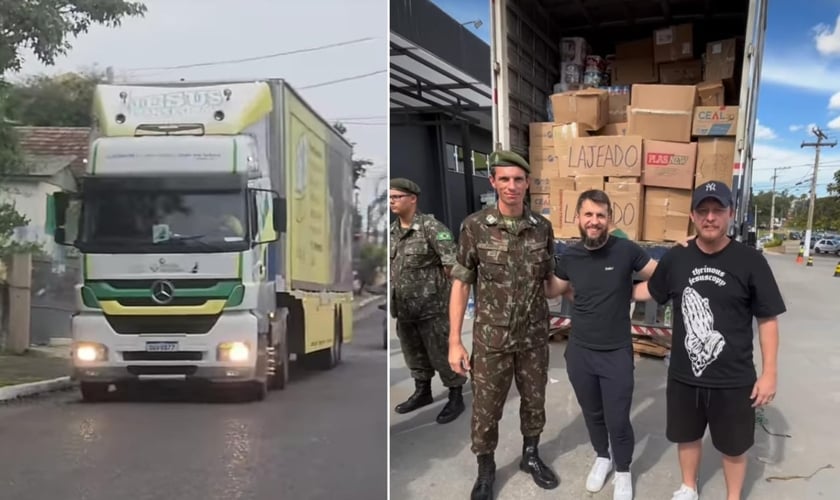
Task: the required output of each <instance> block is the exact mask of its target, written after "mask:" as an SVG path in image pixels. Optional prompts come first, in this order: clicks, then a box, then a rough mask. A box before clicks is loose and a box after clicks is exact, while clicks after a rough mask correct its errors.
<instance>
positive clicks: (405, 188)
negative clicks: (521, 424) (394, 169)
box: [391, 177, 420, 196]
mask: <svg viewBox="0 0 840 500" xmlns="http://www.w3.org/2000/svg"><path fill="white" fill-rule="evenodd" d="M391 189H397V190H399V191H402V192H403V193H408V194H413V195H416V196H420V186H418V185H417V184H416V183H415V182H413V181H410V180H408V179H403V178H402V177H397V178H396V179H391Z"/></svg>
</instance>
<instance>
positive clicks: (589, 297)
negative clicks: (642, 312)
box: [555, 236, 650, 350]
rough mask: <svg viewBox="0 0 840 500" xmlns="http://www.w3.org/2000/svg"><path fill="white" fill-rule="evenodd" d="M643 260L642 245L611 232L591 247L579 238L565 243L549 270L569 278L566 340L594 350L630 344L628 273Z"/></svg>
mask: <svg viewBox="0 0 840 500" xmlns="http://www.w3.org/2000/svg"><path fill="white" fill-rule="evenodd" d="M649 261H650V256H649V255H648V254H647V252H645V251H644V250H643V249H642V247H640V246H639V245H637V244H636V243H634V242H633V241H630V240H626V239H622V238H615V237H613V236H610V237H609V239H608V240H607V243H606V244H605V245H604V246H603V247H601V248H599V249H597V250H588V249H587V248H586V247H584V246H583V243H581V242H578V243H576V244H574V245H572V246H570V247H568V248H567V249H566V251H565V252H564V253H563V255H562V256H561V257H560V259H558V262H557V267H556V269H555V274H556V275H557V277H558V278H560V279H562V280H566V281H569V282H571V284H572V287H573V288H574V291H575V296H574V306H573V307H572V331H571V335H570V337H569V339H570V341H572V342H575V343H576V344H578V345H580V346H583V347H586V348H589V349H596V350H613V349H620V348H622V347H628V346H632V344H633V339H632V337H631V335H630V303H631V302H632V298H633V273H634V272H637V271H639V270H641V269H642V268H643V267H645V266H646V265H647V263H648V262H649Z"/></svg>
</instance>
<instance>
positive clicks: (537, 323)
mask: <svg viewBox="0 0 840 500" xmlns="http://www.w3.org/2000/svg"><path fill="white" fill-rule="evenodd" d="M553 271H554V233H553V231H552V229H551V223H550V222H548V220H547V219H545V218H544V217H542V216H541V215H539V214H536V213H534V212H532V211H531V210H530V209H528V208H527V207H526V208H525V212H524V214H523V216H522V217H521V218H519V219H516V220H515V221H512V222H510V223H507V222H506V221H505V219H504V218H503V217H502V215H501V214H500V213H499V209H498V208H497V207H495V206H494V207H488V208H485V209H483V210H480V211H478V212H476V213H474V214H472V215H470V216H468V217H467V218H466V219H465V220H464V222H463V224H462V225H461V234H460V238H459V242H458V253H457V263H456V264H455V267H454V268H453V269H452V277H453V278H457V279H458V280H460V281H463V282H464V283H469V284H472V285H475V326H474V328H473V339H474V341H478V342H481V343H482V344H483V345H484V346H486V347H488V348H492V349H501V350H517V349H529V348H533V347H538V346H540V345H543V344H544V343H545V342H546V341H547V340H548V301H547V300H546V297H545V288H544V283H545V280H546V279H548V278H550V277H551V276H552V274H553Z"/></svg>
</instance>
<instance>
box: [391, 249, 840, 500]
mask: <svg viewBox="0 0 840 500" xmlns="http://www.w3.org/2000/svg"><path fill="white" fill-rule="evenodd" d="M765 255H766V258H767V259H768V261H769V262H770V264H771V267H772V268H773V271H774V273H775V276H776V279H777V281H778V282H779V284H780V287H781V289H782V293H783V295H784V298H785V301H786V304H787V307H788V312H787V313H786V314H784V315H783V316H781V319H780V324H781V326H780V333H781V340H780V349H779V381H778V387H777V393H778V394H777V396H776V399H775V401H774V402H773V404H772V405H769V406H767V407H766V408H764V409H763V410H761V411H760V412H759V419H758V420H759V423H760V425H757V428H756V435H755V439H756V444H755V446H754V447H753V448H752V449H751V450H750V452H749V467H748V473H747V479H746V484H745V490H744V493H743V498H744V499H770V498H772V499H774V500H787V499H790V500H803V499H815V498H836V497H835V495H836V491H838V489H840V470H838V469H840V458H838V457H839V456H840V441H838V440H837V439H836V435H837V424H836V422H837V410H838V408H840V335H838V309H837V297H838V294H840V278H834V277H833V273H834V267H835V265H837V258H836V256H833V257H824V256H815V258H814V266H813V267H806V266H805V265H804V264H796V263H795V258H796V256H795V255H789V254H788V255H785V254H775V253H771V252H767V253H766V254H765ZM464 341H465V345H466V346H467V348H468V349H469V348H470V346H471V335H470V333H469V328H467V329H466V331H465V336H464ZM755 345H756V351H755V352H756V355H755V357H756V363H757V365H758V369H759V370H760V360H761V355H760V349H759V345H758V340H757V338H756V342H755ZM564 349H565V342H563V341H556V342H552V344H551V359H550V369H549V385H548V388H547V393H546V399H547V420H548V421H547V424H546V427H545V430H544V432H543V435H542V443H541V447H540V454H541V456H542V457H543V459H544V460H545V461H546V462H547V463H549V464H550V465H551V467H552V468H553V469H554V470H555V472H556V473H557V474H558V476H559V479H560V486H559V487H558V488H557V489H555V490H550V491H546V490H541V489H539V488H538V487H536V485H534V483H533V481H532V480H531V479H530V476H527V475H525V473H522V472H520V471H519V470H518V467H517V466H518V461H519V457H520V453H521V442H522V441H521V435H520V433H519V415H518V408H519V395H518V393H517V391H516V388H515V386H513V387H511V391H510V395H509V398H508V403H507V404H506V406H505V410H504V415H503V417H502V421H501V422H500V429H499V431H500V440H499V447H498V449H497V452H496V463H497V467H498V470H497V476H496V483H495V491H496V498H498V499H510V500H517V499H536V498H551V499H553V500H564V499H568V500H580V499H595V500H597V499H600V500H607V499H611V498H612V486H611V484H610V482H609V480H608V482H607V485H606V486H605V487H604V489H603V490H602V491H601V492H599V493H597V494H589V493H587V492H586V491H585V489H584V482H585V477H586V474H587V473H588V470H589V467H590V466H591V464H592V462H593V460H594V455H593V451H592V448H591V445H590V444H589V439H588V435H587V432H586V427H585V425H584V422H583V420H582V417H581V414H580V410H579V407H578V404H577V402H576V400H575V398H574V394H573V392H572V389H571V386H570V384H569V382H568V378H567V376H566V371H565V364H564V360H563V351H564ZM390 357H391V364H390V374H391V379H390V384H391V387H390V404H389V412H390V434H391V441H390V452H391V498H399V499H406V500H411V499H426V498H436V499H439V500H449V499H453V500H455V499H459V500H462V499H465V498H468V497H469V492H470V489H471V488H472V484H473V481H474V480H475V473H476V462H475V458H474V456H473V455H472V453H471V452H470V449H469V446H470V438H469V431H470V427H469V419H470V410H469V408H470V405H471V403H472V397H471V393H470V391H469V390H468V389H467V388H465V392H464V394H465V402H466V404H467V407H468V409H467V411H465V412H464V413H463V414H462V415H461V416H460V417H459V418H458V419H457V420H456V421H454V422H452V423H450V424H446V425H439V424H437V423H435V420H434V419H435V416H436V415H437V413H438V412H439V411H440V409H441V408H442V407H443V404H444V402H445V398H446V393H445V391H444V388H443V386H442V385H441V384H440V381H439V379H438V378H437V377H436V378H435V380H434V382H433V390H434V391H435V396H436V403H435V404H434V405H430V406H427V407H424V408H422V409H420V410H418V411H417V412H415V413H411V414H407V415H398V414H396V413H395V412H394V411H393V406H394V405H395V404H397V403H398V402H401V401H403V400H404V399H405V398H406V397H407V396H408V395H409V394H410V393H411V392H412V390H413V382H412V381H411V380H410V377H409V374H408V371H407V370H406V368H405V363H404V361H403V357H402V354H401V352H400V347H399V340H398V339H397V338H396V334H395V330H394V329H393V322H392V329H391V345H390ZM665 375H666V367H665V364H664V362H663V361H662V360H660V359H656V358H647V357H642V358H640V357H637V359H636V373H635V376H636V387H635V394H634V403H633V409H632V412H631V418H632V421H633V425H634V429H635V435H636V449H635V454H634V462H633V465H632V467H631V471H632V472H633V475H634V484H635V498H636V499H638V500H654V499H663V500H667V499H670V498H671V495H672V493H673V491H674V490H676V489H677V488H678V487H679V484H680V471H679V466H678V461H677V453H676V451H677V450H676V446H675V445H672V444H671V443H670V442H668V441H667V439H666V438H665V406H664V405H665ZM720 463H721V462H720V454H719V453H718V452H717V451H716V450H714V448H713V447H712V446H711V442H710V439H709V437H708V434H707V435H706V437H705V441H704V455H703V460H702V464H701V470H700V494H701V498H707V499H712V498H725V497H726V494H725V493H726V489H725V486H724V478H723V472H722V469H721V464H720ZM832 492H835V493H832Z"/></svg>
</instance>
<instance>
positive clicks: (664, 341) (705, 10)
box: [491, 0, 767, 347]
mask: <svg viewBox="0 0 840 500" xmlns="http://www.w3.org/2000/svg"><path fill="white" fill-rule="evenodd" d="M491 15H492V19H491V36H492V41H491V58H492V71H493V98H494V106H493V142H494V146H495V147H496V148H504V149H512V150H514V151H517V152H518V153H520V154H523V155H525V156H526V157H527V156H528V153H529V126H530V124H531V123H535V122H548V121H551V117H550V116H549V110H550V104H549V100H550V96H551V95H552V94H554V93H556V91H558V90H565V89H563V88H560V89H558V87H560V86H559V85H558V86H556V85H557V84H558V82H561V81H562V80H563V75H562V74H561V68H562V65H561V61H562V51H563V48H562V43H563V40H564V39H567V38H573V37H577V38H582V39H585V41H586V43H588V45H589V47H590V50H589V53H590V54H597V55H599V56H602V57H606V56H608V55H611V54H615V53H616V45H617V44H621V43H626V42H632V41H635V40H641V39H645V38H650V39H652V40H653V41H654V42H653V43H654V44H663V43H667V42H669V41H670V42H671V43H674V42H675V41H677V39H679V38H680V37H681V36H682V37H684V38H685V35H684V32H682V33H681V32H680V30H679V29H678V28H677V27H678V26H680V25H685V24H690V25H691V34H690V35H688V37H687V38H686V39H684V41H683V46H682V50H683V51H685V50H688V51H690V53H691V54H690V56H689V57H690V58H691V59H694V60H695V61H696V60H701V61H702V60H703V59H704V56H705V54H704V52H706V51H707V44H711V45H709V46H708V47H711V49H710V50H712V51H716V50H718V47H719V46H718V45H715V44H714V43H713V42H716V41H720V40H727V39H733V38H734V39H736V40H737V42H738V43H737V44H736V48H735V51H736V53H735V55H736V56H737V59H736V61H735V62H734V63H733V71H732V73H733V75H732V78H731V79H730V81H727V82H725V83H726V84H727V85H725V89H726V103H725V104H726V105H733V106H738V107H739V108H738V117H737V118H738V119H737V125H736V127H737V129H736V131H735V134H734V135H735V148H734V156H733V157H732V191H733V194H734V196H735V198H736V200H735V218H734V221H733V224H732V226H731V228H730V235H731V236H732V237H734V238H735V239H736V240H738V241H741V242H745V243H747V244H754V242H755V232H754V229H753V228H751V227H749V226H748V221H747V219H748V216H749V209H748V207H749V206H750V200H749V198H750V186H751V184H752V145H753V138H754V136H755V126H756V107H757V103H758V82H759V76H760V74H761V60H762V54H763V49H764V35H765V30H766V18H767V1H766V0H632V1H631V0H491ZM669 27H672V30H671V31H669V32H665V33H664V34H665V35H667V38H665V37H663V36H662V35H660V36H659V37H656V36H655V32H656V30H662V29H666V28H669ZM685 43H687V44H688V49H686V45H685ZM684 59H688V58H684ZM699 64H703V63H702V62H701V63H699ZM699 64H698V65H699ZM657 73H658V71H657ZM625 80H626V79H625ZM627 83H628V82H626V81H625V82H622V84H624V85H626V84H627ZM634 83H656V82H654V81H650V80H648V81H644V82H634ZM609 85H615V82H611V83H609ZM572 242H573V240H570V239H564V238H559V239H557V240H556V246H555V248H556V255H562V253H563V252H564V250H565V248H566V246H567V245H568V244H570V243H572ZM639 243H640V244H641V245H642V246H643V247H645V248H646V249H647V250H648V252H649V253H650V255H651V257H653V258H654V259H657V260H658V259H659V258H661V256H662V255H663V253H664V252H665V251H666V250H667V249H668V248H670V247H671V246H672V245H673V244H674V243H673V242H667V241H639ZM670 307H671V306H670V304H668V305H666V306H657V305H656V304H655V303H653V302H647V303H636V304H634V305H633V306H632V307H631V311H632V315H633V322H632V330H633V331H632V333H633V335H634V337H636V336H644V337H647V338H649V339H650V340H652V341H654V342H655V343H657V344H660V345H663V346H666V347H670V339H671V314H670ZM551 311H552V312H551V316H552V319H551V326H552V330H553V331H558V330H559V329H563V328H567V327H569V326H570V325H571V320H570V315H571V304H570V303H569V302H568V301H562V300H561V301H558V302H556V303H553V304H552V308H551Z"/></svg>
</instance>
